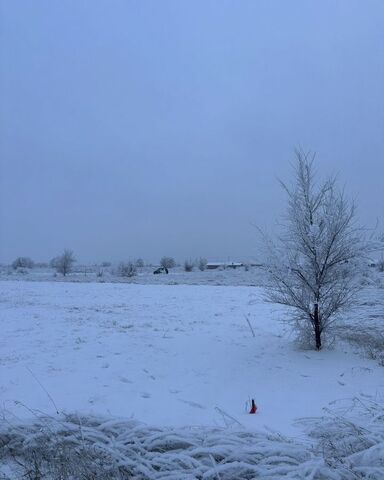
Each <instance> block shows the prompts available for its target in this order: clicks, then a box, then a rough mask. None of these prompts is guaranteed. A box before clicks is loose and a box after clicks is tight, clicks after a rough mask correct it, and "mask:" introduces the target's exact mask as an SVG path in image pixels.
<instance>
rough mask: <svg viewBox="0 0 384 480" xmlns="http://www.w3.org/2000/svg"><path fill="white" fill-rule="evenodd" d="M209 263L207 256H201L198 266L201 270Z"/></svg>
mask: <svg viewBox="0 0 384 480" xmlns="http://www.w3.org/2000/svg"><path fill="white" fill-rule="evenodd" d="M207 263H208V262H207V259H206V258H202V257H200V258H199V260H198V264H197V266H198V268H199V270H200V271H201V272H202V271H204V270H205V269H206V268H207Z"/></svg>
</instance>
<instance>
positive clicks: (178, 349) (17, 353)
mask: <svg viewBox="0 0 384 480" xmlns="http://www.w3.org/2000/svg"><path fill="white" fill-rule="evenodd" d="M244 273H248V272H244ZM383 291H384V290H381V291H378V293H377V294H375V295H376V297H375V298H381V297H382V296H383V295H382V292H383ZM261 294H262V292H261V290H260V289H259V288H257V287H250V286H247V287H245V286H207V285H138V284H125V283H122V284H119V283H60V282H27V281H6V282H1V288H0V308H1V310H0V330H1V336H0V378H1V384H0V402H1V405H2V408H3V410H4V412H5V414H6V415H10V414H11V412H12V413H13V414H15V415H17V416H18V417H21V418H27V417H31V415H32V412H31V410H32V411H33V412H44V413H47V414H49V415H54V414H55V410H56V408H57V410H58V411H59V412H81V413H83V414H87V413H92V414H101V415H112V416H118V417H126V418H134V419H137V420H140V421H143V422H146V423H148V424H151V425H157V426H176V427H181V426H186V425H189V426H190V425H201V426H226V425H229V424H234V425H236V426H239V424H241V425H243V426H244V427H246V428H249V429H252V430H255V429H257V430H260V429H261V430H263V429H265V428H266V429H273V430H277V431H279V432H282V433H283V434H287V435H290V436H295V437H300V435H302V433H301V432H302V431H301V429H300V428H299V427H297V426H295V419H297V418H299V417H307V416H319V415H321V414H322V409H323V407H326V406H327V405H328V404H329V403H330V402H333V401H335V400H341V399H345V398H352V397H354V396H356V395H359V394H363V395H365V396H366V397H367V396H369V397H371V398H376V397H377V396H380V395H381V394H382V393H383V392H384V375H383V367H380V366H379V365H378V363H377V362H375V361H373V360H368V359H364V358H362V357H361V356H359V355H358V354H357V353H354V352H353V351H352V349H351V348H350V347H349V346H347V345H342V344H336V345H335V346H334V347H333V349H325V350H323V351H321V352H314V351H300V350H297V349H295V347H294V344H293V338H292V336H291V333H290V332H289V330H286V328H285V327H284V325H282V323H281V318H282V312H281V310H279V308H277V307H276V306H273V305H270V304H266V303H264V302H263V301H262V297H261ZM383 301H384V299H383ZM362 308H366V309H367V312H369V311H370V308H371V306H370V305H369V302H368V304H367V305H366V306H365V307H364V306H362V307H360V309H359V315H360V316H359V318H361V315H362ZM381 308H382V307H381ZM381 311H382V310H381ZM245 315H248V318H249V320H250V322H251V324H252V327H253V329H254V332H255V337H253V336H252V333H251V330H250V328H249V326H248V324H247V322H246V319H245ZM250 398H254V399H255V400H256V403H257V405H258V412H257V414H256V415H249V414H247V413H246V403H247V402H248V401H249V399H250ZM55 405H56V406H55Z"/></svg>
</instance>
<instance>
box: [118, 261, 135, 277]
mask: <svg viewBox="0 0 384 480" xmlns="http://www.w3.org/2000/svg"><path fill="white" fill-rule="evenodd" d="M136 273H137V269H136V265H135V264H134V263H133V262H121V263H120V264H119V266H118V268H117V274H118V275H119V277H134V276H135V275H136Z"/></svg>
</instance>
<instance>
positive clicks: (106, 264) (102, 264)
mask: <svg viewBox="0 0 384 480" xmlns="http://www.w3.org/2000/svg"><path fill="white" fill-rule="evenodd" d="M101 266H102V267H110V266H111V262H101Z"/></svg>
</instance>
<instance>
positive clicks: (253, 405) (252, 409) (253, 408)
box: [249, 398, 257, 413]
mask: <svg viewBox="0 0 384 480" xmlns="http://www.w3.org/2000/svg"><path fill="white" fill-rule="evenodd" d="M256 411H257V406H256V403H255V400H254V399H253V398H252V406H251V410H250V412H249V413H256Z"/></svg>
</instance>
